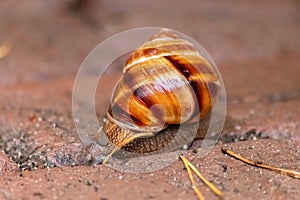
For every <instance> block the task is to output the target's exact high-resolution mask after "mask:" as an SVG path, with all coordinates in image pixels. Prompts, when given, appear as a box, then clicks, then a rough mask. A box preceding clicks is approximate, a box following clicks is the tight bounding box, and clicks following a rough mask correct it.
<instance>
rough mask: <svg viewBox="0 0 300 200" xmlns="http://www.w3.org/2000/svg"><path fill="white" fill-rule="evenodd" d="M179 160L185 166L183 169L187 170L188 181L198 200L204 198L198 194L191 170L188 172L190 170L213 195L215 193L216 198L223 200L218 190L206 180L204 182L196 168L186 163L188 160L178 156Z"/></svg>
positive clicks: (188, 162)
mask: <svg viewBox="0 0 300 200" xmlns="http://www.w3.org/2000/svg"><path fill="white" fill-rule="evenodd" d="M180 158H181V160H182V161H183V163H184V165H185V167H186V169H187V171H188V174H189V178H190V180H191V182H192V185H193V189H194V191H195V193H196V194H197V196H198V198H199V199H204V198H203V196H202V194H201V193H200V191H199V189H198V188H197V186H196V185H195V181H194V179H193V176H192V174H191V170H190V169H192V170H193V171H194V172H195V174H196V175H197V176H198V177H199V178H200V179H201V181H202V182H203V183H204V184H205V185H207V186H208V187H209V188H210V189H211V191H212V192H213V193H215V194H216V195H217V196H218V197H220V198H224V194H223V193H222V192H221V191H220V190H219V189H218V188H216V186H214V185H213V184H212V183H211V182H209V181H208V180H206V179H205V178H204V177H203V176H202V174H201V173H200V172H199V171H198V170H197V169H196V167H195V166H194V165H193V164H192V163H191V162H190V161H188V160H187V159H186V158H185V157H183V156H180ZM199 193H200V195H199Z"/></svg>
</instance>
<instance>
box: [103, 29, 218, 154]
mask: <svg viewBox="0 0 300 200" xmlns="http://www.w3.org/2000/svg"><path fill="white" fill-rule="evenodd" d="M219 88H220V82H219V79H218V76H217V74H216V72H215V70H214V69H213V67H212V66H211V64H210V63H209V62H208V61H207V60H206V59H205V58H204V57H203V56H202V55H201V54H200V52H199V51H198V50H197V49H196V48H195V47H194V46H193V44H192V43H190V42H188V41H187V40H185V39H182V38H180V37H179V36H178V35H177V33H175V32H174V31H172V30H169V29H162V30H161V31H159V32H158V33H157V34H155V35H154V36H153V37H151V38H150V39H149V40H148V41H146V42H145V43H144V44H143V45H142V46H140V47H139V48H138V49H136V50H135V51H134V52H133V53H132V54H131V55H130V57H129V58H128V60H127V62H126V63H125V65H124V68H123V72H122V76H121V78H120V79H119V80H118V82H117V84H116V86H115V89H114V92H113V94H112V98H111V105H110V107H109V109H108V111H107V113H106V115H105V117H104V119H103V125H102V127H101V131H103V132H104V133H105V134H106V136H107V138H108V139H109V141H110V142H111V143H112V144H113V145H115V147H116V149H115V150H114V151H113V152H112V153H111V154H113V153H114V152H115V151H116V150H117V149H120V148H122V149H125V150H126V151H129V152H134V153H150V152H154V151H157V150H160V149H162V148H165V147H167V146H168V145H169V144H171V142H172V145H171V146H174V147H175V146H176V148H178V147H180V146H183V145H185V144H186V143H187V142H188V141H189V139H188V137H189V136H187V135H185V133H187V132H184V131H183V133H181V135H180V134H178V135H176V133H177V132H176V130H178V126H180V125H187V126H189V125H190V124H197V123H198V124H199V130H201V129H202V128H203V127H204V125H203V123H202V121H205V120H203V119H206V118H209V115H210V111H211V109H212V106H213V104H214V102H215V100H216V98H217V96H218V94H219ZM199 119H201V122H200V123H199ZM198 132H199V131H198ZM193 134H194V135H195V133H193ZM200 135H201V134H199V133H198V134H197V137H200Z"/></svg>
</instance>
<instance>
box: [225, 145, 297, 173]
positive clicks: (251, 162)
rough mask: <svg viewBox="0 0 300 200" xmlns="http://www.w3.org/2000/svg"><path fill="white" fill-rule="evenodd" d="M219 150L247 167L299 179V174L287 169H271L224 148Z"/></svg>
mask: <svg viewBox="0 0 300 200" xmlns="http://www.w3.org/2000/svg"><path fill="white" fill-rule="evenodd" d="M221 150H222V152H223V153H225V154H228V155H230V156H232V157H234V158H236V159H238V160H241V161H243V162H244V163H247V164H249V165H252V166H256V167H260V168H263V169H268V170H271V171H274V172H277V173H280V174H284V175H288V176H290V177H293V178H297V179H300V172H297V171H293V170H289V169H283V168H279V167H272V166H269V165H265V164H261V163H258V162H254V161H252V160H249V159H247V158H244V157H242V156H240V155H238V154H236V153H234V152H233V151H231V150H227V149H225V148H222V149H221Z"/></svg>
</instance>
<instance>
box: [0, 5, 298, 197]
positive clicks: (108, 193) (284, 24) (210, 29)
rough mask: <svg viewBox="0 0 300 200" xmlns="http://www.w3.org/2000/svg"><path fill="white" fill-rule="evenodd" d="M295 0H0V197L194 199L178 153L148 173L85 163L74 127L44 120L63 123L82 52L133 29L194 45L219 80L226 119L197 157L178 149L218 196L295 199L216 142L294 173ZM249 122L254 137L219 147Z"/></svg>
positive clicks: (283, 181)
mask: <svg viewBox="0 0 300 200" xmlns="http://www.w3.org/2000/svg"><path fill="white" fill-rule="evenodd" d="M299 8H300V4H299V3H298V2H297V1H275V2H274V1H257V2H255V3H253V2H252V1H243V2H237V1H236V2H224V1H217V2H214V3H212V2H210V1H203V2H199V1H189V2H188V3H187V2H186V1H179V2H177V3H174V2H173V1H170V0H168V1H164V3H161V2H159V1H151V2H149V3H145V2H141V1H136V0H130V1H126V3H125V1H124V2H123V1H87V2H86V3H83V4H80V3H78V2H77V4H76V2H75V1H70V0H69V1H67V0H66V1H58V0H57V1H45V2H43V3H42V2H41V1H33V0H30V1H26V2H19V1H3V2H1V3H0V44H3V43H5V42H8V43H10V44H11V46H12V50H11V52H10V53H9V55H8V56H6V57H5V58H3V59H1V60H0V74H1V75H0V110H1V114H0V125H1V126H0V134H1V135H0V148H1V150H2V152H1V153H0V174H1V178H0V199H101V200H107V199H109V200H110V199H132V198H133V197H136V198H138V199H197V198H196V195H195V194H194V192H193V190H192V188H191V184H190V181H189V179H188V176H187V173H186V170H185V169H184V166H183V163H182V162H181V161H180V160H178V161H175V162H174V163H173V164H171V165H169V166H167V167H166V168H164V169H161V170H159V171H154V172H151V173H124V172H119V171H116V170H113V169H111V168H108V167H107V166H104V165H92V164H91V163H92V162H93V158H92V157H91V155H90V154H89V153H88V151H87V150H86V149H85V148H84V146H83V145H82V144H81V143H80V142H78V140H76V138H75V137H74V136H72V135H69V134H66V133H65V132H63V131H61V130H59V129H55V128H53V127H52V123H53V122H56V123H59V124H61V125H63V126H64V127H68V128H71V129H74V123H73V118H72V106H71V103H72V87H73V82H74V78H75V75H76V72H77V70H78V68H79V66H80V64H81V62H82V61H83V59H84V58H85V56H86V55H87V54H88V53H89V52H90V51H91V50H92V49H93V48H94V47H95V46H96V45H97V44H98V43H99V42H101V41H103V40H104V39H106V38H107V37H109V36H111V35H113V34H115V33H118V32H120V31H124V30H127V29H130V28H136V27H143V26H159V27H168V28H171V29H175V30H177V31H180V32H183V33H185V34H187V35H189V36H191V37H192V38H194V39H195V40H197V41H198V42H200V43H201V44H202V45H203V46H204V47H205V49H206V50H207V51H208V52H209V53H210V55H211V56H212V57H213V59H214V61H215V62H216V64H217V66H218V67H219V70H220V71H221V73H222V76H223V79H224V82H225V86H226V92H227V97H228V98H227V100H228V112H227V114H228V116H229V117H230V118H231V119H232V120H230V122H229V123H230V124H229V125H230V127H231V128H230V129H226V130H224V133H223V136H222V137H221V140H220V141H219V142H218V145H216V146H215V148H214V149H213V150H212V151H211V152H210V153H209V155H208V156H206V157H205V158H203V159H201V158H200V156H199V146H200V145H199V141H196V142H195V143H194V145H193V146H192V147H191V149H190V150H189V151H188V152H187V153H186V154H185V155H186V157H187V158H189V160H191V162H192V163H194V164H195V165H196V166H197V168H198V169H199V170H200V171H201V172H202V173H203V174H204V176H205V177H207V179H208V180H210V181H212V182H213V183H214V184H215V185H216V186H217V187H219V188H220V189H221V190H222V191H223V192H224V194H225V199H298V197H299V196H300V193H299V188H300V181H299V180H297V179H293V178H291V177H288V176H285V175H280V174H277V173H274V172H270V171H267V170H263V169H260V168H257V167H252V166H249V165H246V164H244V163H242V162H240V161H237V160H235V159H233V158H230V157H229V156H226V155H224V154H223V153H222V152H221V150H220V149H221V147H222V146H224V145H226V146H227V148H231V149H233V150H234V151H235V152H237V153H239V154H241V155H244V156H246V157H248V158H251V159H253V160H255V161H262V162H263V163H266V164H269V165H272V166H277V167H283V168H288V169H293V170H297V171H300V148H299V147H300V123H299V121H300V67H299V63H300V58H299V52H300V44H299V43H300V41H299V35H300V28H299V27H300V26H299V19H300V14H299ZM105 95H106V94H105ZM99 112H101V111H99ZM250 130H252V133H253V134H254V135H256V136H259V137H254V139H256V140H253V137H252V138H249V139H248V140H246V141H238V142H230V143H226V144H224V143H225V142H229V141H230V140H231V139H232V141H234V139H235V138H238V137H240V136H241V135H245V133H247V132H248V131H250ZM228 138H229V139H228ZM199 182H200V181H199ZM199 187H200V188H201V190H202V191H203V193H204V196H205V197H206V198H207V199H217V197H215V196H214V195H213V194H212V192H211V191H209V189H208V188H207V187H205V186H204V185H203V184H202V183H199Z"/></svg>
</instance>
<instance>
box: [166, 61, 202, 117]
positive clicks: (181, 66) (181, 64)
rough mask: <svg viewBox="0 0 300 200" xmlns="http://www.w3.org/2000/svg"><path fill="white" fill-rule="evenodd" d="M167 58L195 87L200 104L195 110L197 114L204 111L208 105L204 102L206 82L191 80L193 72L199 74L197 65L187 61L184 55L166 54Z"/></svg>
mask: <svg viewBox="0 0 300 200" xmlns="http://www.w3.org/2000/svg"><path fill="white" fill-rule="evenodd" d="M165 58H166V59H167V60H168V61H169V62H171V63H172V65H173V66H174V67H175V68H176V70H177V71H178V72H179V73H181V74H182V75H183V76H184V77H185V78H186V79H187V80H188V81H189V83H190V85H191V87H192V88H193V90H194V92H195V94H196V97H197V100H198V105H199V107H198V108H197V109H196V110H195V114H197V113H198V112H199V109H200V112H201V111H202V109H203V108H204V107H205V106H207V105H205V104H204V102H203V101H202V98H203V97H202V92H201V89H202V85H203V84H205V83H203V81H202V80H200V79H199V80H197V81H191V80H190V77H191V75H193V74H192V73H195V72H197V74H199V72H198V71H197V69H195V67H194V66H193V65H192V64H191V63H189V62H188V61H186V60H185V59H183V58H182V57H179V56H165Z"/></svg>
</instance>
